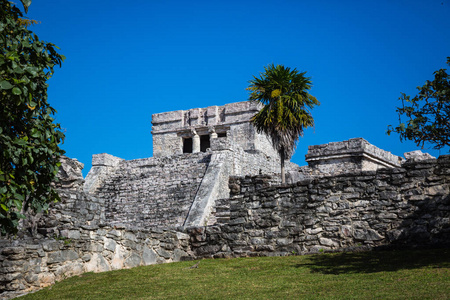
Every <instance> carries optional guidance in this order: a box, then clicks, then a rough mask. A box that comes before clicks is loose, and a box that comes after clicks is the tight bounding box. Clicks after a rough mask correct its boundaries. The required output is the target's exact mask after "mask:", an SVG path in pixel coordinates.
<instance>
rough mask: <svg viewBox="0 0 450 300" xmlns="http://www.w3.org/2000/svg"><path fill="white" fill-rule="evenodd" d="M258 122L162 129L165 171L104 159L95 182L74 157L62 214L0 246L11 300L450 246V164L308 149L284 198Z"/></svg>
mask: <svg viewBox="0 0 450 300" xmlns="http://www.w3.org/2000/svg"><path fill="white" fill-rule="evenodd" d="M256 110H257V107H256V106H254V104H252V103H250V102H241V103H232V104H227V105H225V106H222V107H217V106H213V107H208V108H204V109H193V110H189V111H176V112H170V113H163V114H157V115H153V136H154V145H155V149H154V155H155V156H154V157H151V158H146V159H138V160H131V161H125V160H123V159H120V158H117V157H114V156H112V155H109V154H98V155H94V156H93V167H92V169H91V170H90V172H89V174H88V176H87V177H86V179H85V180H84V179H83V177H82V175H81V169H82V167H83V164H81V163H80V162H78V161H76V160H73V159H69V158H65V157H64V158H63V159H62V166H61V170H60V173H59V175H58V176H59V177H60V179H61V180H60V181H59V182H58V183H57V184H56V187H57V188H58V191H59V193H60V195H61V198H62V201H61V202H59V203H56V204H55V205H53V206H52V207H51V209H50V211H49V214H48V215H44V216H39V215H38V216H34V219H33V220H34V222H32V224H31V225H30V228H24V230H23V231H22V232H21V233H20V234H19V235H18V236H17V237H11V238H10V239H1V240H0V297H1V298H2V299H9V298H11V297H14V296H17V295H20V294H23V293H26V292H29V291H33V290H36V289H39V288H42V287H45V286H48V285H51V284H53V283H54V282H55V281H59V280H62V279H64V278H67V277H70V276H73V275H78V274H81V273H83V272H89V271H94V272H101V271H109V270H115V269H122V268H131V267H135V266H139V265H150V264H155V263H165V262H173V261H180V260H190V259H196V258H200V257H239V256H260V255H271V256H273V255H289V254H293V253H295V254H305V253H315V252H318V251H321V250H326V251H342V250H346V249H350V250H351V249H356V248H363V249H368V248H372V247H379V246H402V247H418V246H425V245H428V246H443V245H447V246H448V245H449V241H450V236H449V235H450V196H449V194H450V192H449V190H450V186H449V185H450V168H449V167H450V156H441V157H439V158H438V159H435V158H433V157H431V156H429V155H427V154H423V153H421V152H420V151H415V152H410V153H406V154H405V158H406V160H405V159H403V158H400V157H397V156H394V155H392V154H391V153H389V152H386V151H384V150H381V149H379V148H377V147H375V146H373V145H371V144H370V143H368V142H367V141H365V140H364V139H362V138H356V139H350V140H348V141H343V142H333V143H329V144H325V145H316V146H310V147H309V150H308V154H307V155H306V161H307V162H308V166H303V167H299V166H297V165H295V164H289V165H288V171H289V172H288V173H289V176H288V177H289V183H288V184H286V185H280V184H279V180H278V178H279V176H278V174H277V173H278V169H279V159H278V157H277V156H276V153H274V151H272V150H273V149H272V150H271V149H270V148H269V147H270V143H269V142H268V140H267V139H266V138H265V137H264V136H261V135H258V134H257V133H256V132H255V130H254V128H253V127H252V126H251V124H250V123H249V119H250V117H251V115H252V114H253V113H254V112H255V111H256ZM28 230H29V231H28ZM29 232H30V233H31V234H30V233H29Z"/></svg>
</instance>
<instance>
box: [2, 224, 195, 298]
mask: <svg viewBox="0 0 450 300" xmlns="http://www.w3.org/2000/svg"><path fill="white" fill-rule="evenodd" d="M68 234H69V237H66V236H59V237H57V238H56V239H55V238H51V237H45V238H39V239H37V238H25V239H18V240H0V265H1V268H0V299H8V298H12V297H14V296H17V295H19V294H23V293H26V292H29V291H32V290H36V289H39V288H42V287H45V286H49V285H52V284H54V283H55V282H56V281H60V280H62V279H65V278H68V277H71V276H74V275H79V274H82V273H84V272H103V271H110V270H117V269H123V268H132V267H136V266H141V265H150V264H156V263H165V262H173V261H180V260H181V259H182V257H185V258H188V257H189V255H190V254H189V253H188V252H189V236H188V235H187V234H184V233H182V232H177V231H175V230H170V229H163V228H154V229H149V230H146V229H141V230H134V231H133V230H125V229H118V228H111V227H103V228H102V227H97V228H96V229H92V228H90V229H84V228H72V229H70V230H68Z"/></svg>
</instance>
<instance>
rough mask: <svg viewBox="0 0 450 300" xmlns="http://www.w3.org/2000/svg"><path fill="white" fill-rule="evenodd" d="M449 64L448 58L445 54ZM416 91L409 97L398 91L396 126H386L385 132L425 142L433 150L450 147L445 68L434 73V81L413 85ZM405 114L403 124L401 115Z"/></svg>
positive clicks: (449, 81) (448, 88) (449, 103)
mask: <svg viewBox="0 0 450 300" xmlns="http://www.w3.org/2000/svg"><path fill="white" fill-rule="evenodd" d="M447 64H448V65H449V66H450V57H447ZM417 89H418V90H419V93H418V94H417V95H416V96H415V97H414V98H411V97H410V96H407V95H405V94H403V93H402V96H401V97H400V98H399V99H400V100H402V106H401V107H397V112H398V116H399V122H400V125H399V126H397V127H395V128H394V127H393V126H392V125H389V126H388V130H387V134H391V132H396V133H398V134H400V140H401V141H403V140H410V141H414V143H416V145H417V146H420V147H422V148H423V147H424V144H425V143H431V144H433V145H434V149H441V148H443V147H445V146H450V77H449V75H448V74H447V72H446V69H440V70H438V71H436V72H434V80H433V81H429V80H427V82H426V83H425V85H424V86H422V87H417ZM402 116H405V117H406V119H407V122H406V124H405V123H404V122H402V120H401V117H402Z"/></svg>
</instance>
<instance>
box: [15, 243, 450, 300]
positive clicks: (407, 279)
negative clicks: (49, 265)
mask: <svg viewBox="0 0 450 300" xmlns="http://www.w3.org/2000/svg"><path fill="white" fill-rule="evenodd" d="M196 262H197V261H191V262H179V263H171V264H162V265H152V266H147V267H137V268H133V269H128V270H120V271H112V272H105V273H97V274H94V273H86V274H83V275H81V276H79V277H73V278H69V279H66V280H64V281H61V282H59V283H57V284H55V285H53V286H51V287H49V288H45V289H43V290H41V291H39V292H36V293H34V294H29V295H26V296H25V297H23V298H20V299H24V300H25V299H324V298H326V299H450V249H438V250H414V251H413V250H410V251H372V252H360V253H337V254H317V255H306V256H288V257H259V258H238V259H207V260H202V261H200V263H199V265H198V268H193V269H190V268H189V267H190V266H192V265H194V264H195V263H196Z"/></svg>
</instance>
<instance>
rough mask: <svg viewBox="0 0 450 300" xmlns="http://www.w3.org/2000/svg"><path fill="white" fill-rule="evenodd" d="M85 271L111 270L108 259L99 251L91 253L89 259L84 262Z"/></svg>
mask: <svg viewBox="0 0 450 300" xmlns="http://www.w3.org/2000/svg"><path fill="white" fill-rule="evenodd" d="M84 269H85V271H86V272H96V273H97V272H106V271H110V270H111V266H110V264H109V263H108V261H107V260H106V259H105V258H104V257H103V256H102V255H101V254H99V253H93V254H92V257H91V260H90V261H89V262H88V263H85V264H84Z"/></svg>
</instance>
